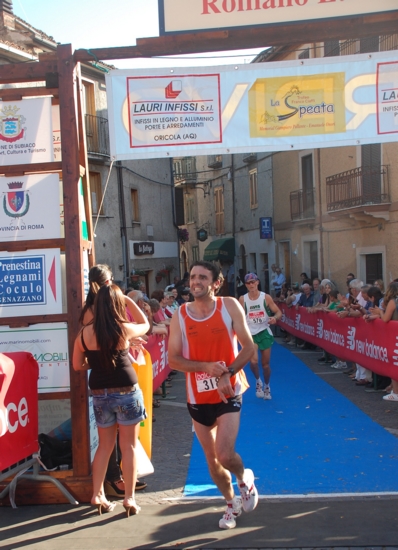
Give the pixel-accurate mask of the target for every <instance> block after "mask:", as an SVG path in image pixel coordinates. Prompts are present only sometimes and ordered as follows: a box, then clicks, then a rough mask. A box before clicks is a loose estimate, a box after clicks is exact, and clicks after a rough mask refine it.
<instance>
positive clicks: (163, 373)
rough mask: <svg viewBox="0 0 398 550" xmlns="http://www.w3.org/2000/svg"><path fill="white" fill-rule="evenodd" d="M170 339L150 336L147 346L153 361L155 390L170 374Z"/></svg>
mask: <svg viewBox="0 0 398 550" xmlns="http://www.w3.org/2000/svg"><path fill="white" fill-rule="evenodd" d="M168 344H169V338H168V336H166V338H162V337H161V336H158V335H153V336H150V337H149V339H148V342H147V343H146V344H145V349H146V350H147V351H148V352H149V355H150V356H151V360H152V376H153V389H154V390H156V389H157V388H158V387H159V386H160V385H161V384H162V383H163V382H164V381H165V380H166V378H167V377H168V375H169V373H170V367H169V358H168Z"/></svg>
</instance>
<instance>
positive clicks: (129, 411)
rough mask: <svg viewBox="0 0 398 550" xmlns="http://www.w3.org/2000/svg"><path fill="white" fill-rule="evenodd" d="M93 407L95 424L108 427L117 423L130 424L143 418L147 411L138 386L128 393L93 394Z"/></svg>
mask: <svg viewBox="0 0 398 550" xmlns="http://www.w3.org/2000/svg"><path fill="white" fill-rule="evenodd" d="M93 407H94V415H95V420H96V422H97V426H99V427H100V428H109V427H111V426H114V424H116V423H118V424H120V425H122V426H131V425H132V424H138V423H140V422H141V421H142V420H145V418H146V417H147V413H146V410H145V406H144V397H143V395H142V391H141V389H140V388H139V387H137V389H136V390H135V391H132V392H130V393H124V394H122V395H121V394H120V393H109V394H107V395H93Z"/></svg>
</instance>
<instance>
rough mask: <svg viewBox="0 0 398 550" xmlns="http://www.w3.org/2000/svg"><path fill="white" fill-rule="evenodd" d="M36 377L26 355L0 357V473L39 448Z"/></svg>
mask: <svg viewBox="0 0 398 550" xmlns="http://www.w3.org/2000/svg"><path fill="white" fill-rule="evenodd" d="M38 375H39V368H38V365H37V363H36V361H35V360H34V359H33V356H32V355H31V354H30V353H26V352H18V353H8V354H6V355H3V354H0V471H1V470H4V469H5V468H8V467H9V466H11V465H12V464H15V463H16V462H18V461H19V460H23V459H24V458H27V457H28V456H30V455H31V454H33V453H36V452H37V451H38V449H39V444H38V439H37V438H38V400H37V378H38Z"/></svg>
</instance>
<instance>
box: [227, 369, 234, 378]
mask: <svg viewBox="0 0 398 550" xmlns="http://www.w3.org/2000/svg"><path fill="white" fill-rule="evenodd" d="M228 372H229V377H230V378H232V377H233V376H234V375H235V371H234V368H233V367H228Z"/></svg>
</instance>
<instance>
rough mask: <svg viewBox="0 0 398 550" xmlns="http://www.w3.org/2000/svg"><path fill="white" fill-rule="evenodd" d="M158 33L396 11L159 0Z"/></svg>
mask: <svg viewBox="0 0 398 550" xmlns="http://www.w3.org/2000/svg"><path fill="white" fill-rule="evenodd" d="M158 2H159V30H160V34H161V35H164V34H168V33H177V32H187V31H193V30H195V31H199V30H214V29H228V28H230V29H231V28H237V27H248V26H258V25H271V24H272V25H275V24H278V23H284V24H286V23H294V22H300V21H307V22H308V21H314V20H319V19H331V18H336V17H352V16H358V15H366V14H372V13H380V12H388V11H394V10H397V9H398V5H397V1H396V0H378V1H377V2H376V1H375V0H158Z"/></svg>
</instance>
